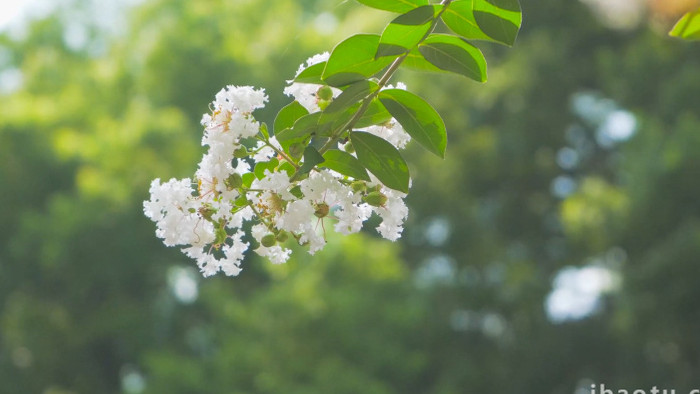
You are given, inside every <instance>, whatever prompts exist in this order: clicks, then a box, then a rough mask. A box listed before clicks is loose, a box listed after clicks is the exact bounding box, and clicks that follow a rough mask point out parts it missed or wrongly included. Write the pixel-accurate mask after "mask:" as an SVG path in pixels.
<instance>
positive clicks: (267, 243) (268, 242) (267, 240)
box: [260, 234, 277, 248]
mask: <svg viewBox="0 0 700 394" xmlns="http://www.w3.org/2000/svg"><path fill="white" fill-rule="evenodd" d="M260 243H261V244H262V246H264V247H266V248H269V247H271V246H275V244H276V243H277V238H275V234H267V235H266V236H264V237H262V239H261V240H260Z"/></svg>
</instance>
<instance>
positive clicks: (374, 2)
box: [357, 0, 428, 12]
mask: <svg viewBox="0 0 700 394" xmlns="http://www.w3.org/2000/svg"><path fill="white" fill-rule="evenodd" d="M357 2H358V3H362V4H364V5H366V6H369V7H372V8H377V9H380V10H385V11H392V12H408V11H410V10H412V9H414V8H416V7H419V6H422V5H428V0H357Z"/></svg>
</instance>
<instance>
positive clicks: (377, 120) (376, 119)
mask: <svg viewBox="0 0 700 394" xmlns="http://www.w3.org/2000/svg"><path fill="white" fill-rule="evenodd" d="M390 120H391V114H390V113H389V111H387V110H386V108H384V105H383V104H382V103H381V102H380V101H379V99H378V98H376V97H375V98H373V99H372V101H371V102H370V103H369V106H368V107H367V110H366V111H365V113H364V114H363V115H362V117H361V118H360V119H359V120H358V121H357V123H355V127H357V128H363V127H369V126H374V125H380V124H384V123H386V122H388V121H390Z"/></svg>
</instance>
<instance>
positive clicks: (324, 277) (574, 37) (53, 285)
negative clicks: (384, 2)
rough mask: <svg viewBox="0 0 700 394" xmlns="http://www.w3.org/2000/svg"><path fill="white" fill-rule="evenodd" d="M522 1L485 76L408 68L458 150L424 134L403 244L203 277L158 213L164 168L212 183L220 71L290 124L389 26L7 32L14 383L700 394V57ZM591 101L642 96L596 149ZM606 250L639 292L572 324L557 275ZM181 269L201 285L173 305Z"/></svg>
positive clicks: (15, 387)
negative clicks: (345, 58) (14, 77)
mask: <svg viewBox="0 0 700 394" xmlns="http://www.w3.org/2000/svg"><path fill="white" fill-rule="evenodd" d="M73 6H74V7H80V3H77V4H75V5H73ZM523 12H524V17H525V24H524V29H523V33H522V35H521V37H520V38H519V39H518V42H517V43H516V44H515V46H514V48H513V49H505V48H501V47H497V46H495V45H494V46H490V47H488V48H487V52H490V53H487V57H488V58H489V59H493V60H491V63H490V65H489V69H490V74H491V75H490V76H489V83H487V84H486V85H480V84H477V83H472V82H465V81H463V80H461V79H459V78H458V77H454V78H453V77H450V76H434V75H429V76H426V75H423V74H412V73H408V72H407V73H405V74H404V75H402V79H403V80H405V81H406V82H407V83H408V84H409V86H411V87H412V88H413V89H415V90H417V91H420V92H421V95H423V96H424V97H427V98H429V100H430V101H431V103H432V104H433V105H434V106H435V107H436V108H437V109H438V110H439V112H440V113H441V114H443V117H444V119H445V123H446V124H447V128H448V135H449V139H450V142H449V144H448V150H447V157H446V159H445V160H444V161H443V160H440V159H438V158H436V157H434V156H432V155H430V154H429V153H423V152H420V151H419V149H417V148H416V149H409V155H411V157H410V158H409V160H408V162H409V163H412V165H413V167H414V168H411V173H412V174H413V177H414V183H413V189H412V194H411V196H410V198H409V205H410V207H411V214H410V219H409V222H408V224H407V228H406V231H405V235H404V238H403V240H402V241H401V242H399V243H397V244H391V243H388V242H385V241H381V240H378V239H375V237H374V235H373V231H371V230H369V231H367V232H365V233H363V234H361V235H358V236H354V237H347V238H335V237H334V238H331V239H330V240H329V241H330V242H329V246H328V247H327V249H326V250H325V251H323V252H322V253H319V254H318V255H316V256H313V257H311V256H306V255H303V254H297V257H296V258H294V259H293V260H292V261H290V263H288V264H287V265H284V266H271V265H270V264H269V263H267V262H264V261H261V260H256V259H255V258H250V259H249V261H247V262H246V263H245V264H244V271H243V273H242V275H241V276H240V277H238V278H236V279H230V278H215V279H207V280H201V279H199V277H198V275H197V274H196V272H194V270H193V263H192V262H191V261H187V260H186V259H185V258H184V257H183V256H182V255H181V254H180V253H179V252H178V251H176V250H172V249H166V248H164V247H163V246H162V244H161V243H160V242H159V240H158V239H156V238H155V237H154V234H153V230H154V228H153V225H152V223H150V222H149V221H148V220H147V219H146V218H145V217H143V215H142V213H141V201H142V200H143V199H144V198H146V197H147V196H146V195H147V190H148V182H149V181H150V179H152V178H155V177H161V178H166V179H167V178H170V177H186V176H189V175H191V174H189V171H190V169H192V168H194V165H195V163H196V160H197V157H198V156H199V155H200V154H201V152H200V146H199V139H200V135H201V134H200V127H199V125H198V121H199V117H200V116H201V113H203V112H205V111H207V107H206V106H207V103H208V102H209V101H210V100H211V98H212V97H213V94H214V93H215V92H216V91H218V89H220V88H221V87H222V86H224V85H225V84H238V85H248V84H250V85H255V86H261V87H265V88H266V89H267V90H268V94H269V95H270V105H269V107H268V108H267V109H266V110H265V111H263V112H262V113H261V115H260V117H261V120H264V121H267V122H268V123H270V124H271V119H270V118H271V117H272V116H273V114H274V113H276V110H277V109H279V108H281V107H282V106H283V105H284V104H286V103H287V102H288V101H289V99H288V98H286V97H284V96H283V95H282V94H281V89H282V87H283V86H284V80H285V79H287V78H291V76H292V75H293V74H294V71H295V70H296V68H297V67H298V64H299V63H301V61H303V60H304V59H306V58H307V57H308V56H310V55H312V54H315V53H317V52H320V51H325V50H329V49H330V48H331V47H332V45H333V44H335V43H337V42H338V41H339V40H341V39H342V38H344V37H346V36H348V35H349V34H352V33H356V32H373V33H376V32H378V31H380V29H381V26H382V25H383V24H384V23H385V22H387V21H388V20H390V18H391V15H390V14H388V13H383V12H378V11H376V10H370V9H366V8H363V7H361V6H360V5H358V4H356V3H354V2H321V1H297V2H294V1H288V0H268V1H265V2H263V1H259V0H256V1H254V0H250V1H230V0H228V1H220V0H200V1H165V0H154V1H150V2H145V3H144V4H142V5H140V6H138V7H136V8H135V9H133V11H132V12H131V13H130V14H129V18H128V22H129V23H128V25H127V26H128V27H127V28H126V30H125V31H124V32H122V33H120V34H117V35H114V34H109V33H107V32H104V31H101V30H100V29H91V30H89V32H90V35H89V40H88V45H85V46H84V47H82V48H77V49H76V48H72V47H70V46H69V45H67V44H66V41H65V40H64V39H63V37H64V33H65V31H66V25H67V23H66V21H65V19H64V18H60V17H59V16H58V14H56V15H52V16H49V17H47V18H45V19H42V20H38V21H35V22H33V23H32V24H31V25H29V27H28V31H27V33H26V35H25V36H23V37H19V38H16V37H15V38H13V36H12V35H10V34H4V35H1V36H0V52H2V54H3V56H1V58H2V59H4V60H3V62H4V63H2V64H0V70H2V71H0V72H6V71H8V70H20V71H21V73H22V76H23V84H22V85H21V87H20V88H19V89H17V90H13V91H8V92H5V93H3V94H2V95H0V158H1V159H2V160H0V184H1V185H2V189H1V190H2V192H1V193H0V219H1V220H2V221H1V223H2V227H1V228H0V393H2V394H5V393H8V394H10V393H12V394H14V393H45V394H49V393H52V394H57V393H119V392H126V393H136V392H145V393H359V392H362V393H465V392H469V393H472V392H473V393H478V392H481V393H504V394H505V393H533V394H541V393H572V392H574V390H575V389H576V387H578V386H577V385H584V386H583V387H589V386H586V385H590V383H591V382H602V383H605V384H606V385H609V386H614V385H617V386H619V387H651V386H652V385H657V386H659V387H662V386H666V387H669V388H670V387H675V388H677V389H678V390H683V389H685V388H690V387H693V385H695V387H698V386H700V381H698V380H697V371H698V369H699V368H700V365H699V363H700V353H699V352H700V342H699V341H698V339H697V335H696V333H697V332H698V330H700V312H699V311H700V309H698V307H697V301H696V300H697V299H698V297H699V296H700V285H698V280H697V277H698V276H697V274H698V272H700V271H698V263H699V261H698V256H700V219H699V218H700V202H699V201H700V200H699V199H698V196H700V182H698V179H700V156H698V154H697V151H698V149H699V148H700V133H698V130H699V129H700V118H699V116H698V112H697V104H696V101H694V99H695V98H696V97H697V92H698V91H700V74H698V73H697V70H698V68H699V67H700V51H698V49H697V47H694V46H691V45H689V44H687V43H683V42H676V41H674V40H672V39H669V38H667V37H665V36H664V35H663V34H657V33H655V32H653V31H652V30H651V29H650V28H648V27H639V28H637V29H635V30H633V31H626V32H616V31H612V30H608V29H606V28H604V27H603V26H601V25H600V24H599V23H598V22H597V21H596V20H595V19H594V17H593V16H592V15H591V13H590V12H589V10H588V9H587V8H586V7H585V6H584V5H582V4H580V3H578V2H561V1H555V0H541V1H537V2H534V1H533V2H529V1H526V2H524V4H523ZM318 15H323V16H322V17H320V18H321V19H318V18H319V17H318ZM334 18H336V19H334ZM334 20H337V21H338V24H337V26H332V25H333V21H334ZM324 21H325V22H324ZM324 23H325V24H324ZM329 23H330V26H331V27H333V28H328V24H329ZM324 26H326V28H324ZM319 29H320V31H328V32H329V33H327V34H321V33H319ZM92 43H97V44H99V43H101V45H97V44H95V45H91V44H92ZM582 93H583V94H587V95H589V96H591V97H594V96H595V97H598V96H600V97H603V98H604V99H602V101H600V100H599V101H598V102H604V103H608V104H609V103H610V102H614V103H616V105H618V106H619V107H620V108H624V109H626V110H627V111H631V112H632V113H633V114H634V116H635V118H636V122H637V130H636V133H635V134H634V135H633V136H632V138H631V139H630V140H629V141H626V142H618V143H615V144H605V143H603V142H601V140H600V138H598V137H600V135H599V134H600V119H598V120H596V119H595V116H588V115H590V114H588V115H586V113H581V111H578V112H577V111H576V109H575V107H576V105H572V100H574V99H575V97H580V96H577V95H580V94H582ZM596 95H597V96H596ZM605 100H607V101H605ZM574 101H575V100H574ZM594 104H595V102H594V103H593V104H590V103H589V105H588V106H587V107H586V108H588V109H590V108H592V107H595V105H594ZM586 108H584V109H586ZM584 112H585V111H584ZM594 115H595V114H594ZM567 147H568V148H570V149H572V150H573V151H575V152H576V160H575V163H574V164H572V165H562V163H561V161H562V160H561V157H562V148H567ZM414 148H415V147H414ZM558 159H559V160H558ZM556 180H560V181H561V180H563V181H567V180H568V182H569V183H570V184H572V185H573V186H574V187H573V188H572V189H571V190H567V188H566V187H564V188H563V189H562V188H561V187H558V186H557V185H560V184H558V183H557V182H556ZM566 184H567V183H566V182H564V183H562V184H561V185H564V186H566ZM561 185H560V186H561ZM591 262H598V263H601V262H602V263H604V264H606V266H607V267H608V268H610V269H611V270H613V271H614V272H616V273H618V274H619V275H620V277H621V285H620V287H619V288H618V289H617V290H616V291H614V292H613V293H610V294H608V295H606V296H605V298H604V300H603V303H602V305H601V307H600V308H599V310H598V311H596V312H595V313H593V314H592V315H591V316H589V317H587V318H584V319H580V320H573V321H565V322H555V321H553V320H552V319H551V318H550V317H548V315H547V314H546V308H545V305H546V304H545V302H546V299H547V296H548V294H549V293H550V292H551V290H552V283H553V279H554V278H555V276H556V274H557V273H558V272H559V271H560V270H561V269H562V268H563V267H566V266H583V265H587V264H590V263H591ZM602 263H601V264H602ZM178 278H179V279H178ZM183 278H185V282H184V283H185V284H188V283H189V285H190V287H191V285H192V283H193V282H192V280H193V279H192V278H194V280H196V282H197V286H198V287H197V289H198V297H196V300H194V298H187V297H183V296H182V294H181V295H180V298H178V297H176V296H175V295H176V294H178V293H177V292H176V291H175V292H174V291H173V289H177V286H174V284H177V283H178V280H183ZM190 296H192V294H191V293H190ZM192 300H193V301H194V302H192V303H190V302H188V301H192ZM586 379H590V380H586Z"/></svg>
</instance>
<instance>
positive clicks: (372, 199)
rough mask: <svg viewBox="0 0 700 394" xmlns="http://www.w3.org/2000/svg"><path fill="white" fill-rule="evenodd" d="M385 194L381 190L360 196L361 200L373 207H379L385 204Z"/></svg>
mask: <svg viewBox="0 0 700 394" xmlns="http://www.w3.org/2000/svg"><path fill="white" fill-rule="evenodd" d="M386 200H387V196H386V195H385V194H383V193H381V192H376V191H375V192H371V193H369V194H368V195H366V196H364V197H362V201H364V202H366V203H367V204H369V205H371V206H373V207H381V206H384V204H386Z"/></svg>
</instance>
